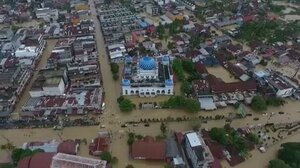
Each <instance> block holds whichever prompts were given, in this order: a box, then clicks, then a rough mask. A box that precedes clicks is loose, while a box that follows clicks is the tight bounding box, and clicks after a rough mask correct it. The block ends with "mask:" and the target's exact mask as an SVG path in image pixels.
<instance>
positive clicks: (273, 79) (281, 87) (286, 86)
mask: <svg viewBox="0 0 300 168" xmlns="http://www.w3.org/2000/svg"><path fill="white" fill-rule="evenodd" d="M266 81H267V83H268V85H269V86H270V87H271V88H272V89H273V90H274V92H275V93H276V96H277V97H289V96H292V94H293V92H294V91H295V89H297V88H298V84H295V83H294V82H293V81H292V80H290V79H289V78H287V77H285V76H283V75H280V74H278V73H273V74H271V75H270V76H269V77H268V78H267V79H266Z"/></svg>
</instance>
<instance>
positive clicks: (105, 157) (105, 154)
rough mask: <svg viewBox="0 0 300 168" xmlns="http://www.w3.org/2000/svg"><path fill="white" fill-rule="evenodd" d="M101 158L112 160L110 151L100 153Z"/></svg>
mask: <svg viewBox="0 0 300 168" xmlns="http://www.w3.org/2000/svg"><path fill="white" fill-rule="evenodd" d="M100 158H101V160H106V161H107V162H108V163H110V162H111V161H112V156H111V154H110V153H109V152H108V151H104V152H102V153H101V154H100Z"/></svg>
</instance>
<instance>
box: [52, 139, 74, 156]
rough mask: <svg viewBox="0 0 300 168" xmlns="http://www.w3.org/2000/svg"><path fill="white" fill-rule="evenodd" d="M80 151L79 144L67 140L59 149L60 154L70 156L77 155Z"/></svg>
mask: <svg viewBox="0 0 300 168" xmlns="http://www.w3.org/2000/svg"><path fill="white" fill-rule="evenodd" d="M78 150H79V144H78V143H76V142H75V141H73V140H70V139H68V140H65V141H63V142H61V143H60V144H59V145H58V147H57V152H58V153H65V154H70V155H76V154H77V153H78Z"/></svg>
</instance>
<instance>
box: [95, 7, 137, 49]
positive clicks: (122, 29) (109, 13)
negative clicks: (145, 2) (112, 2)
mask: <svg viewBox="0 0 300 168" xmlns="http://www.w3.org/2000/svg"><path fill="white" fill-rule="evenodd" d="M98 14H99V15H100V16H99V20H100V22H101V27H102V32H103V36H104V39H105V41H106V42H107V43H109V44H112V43H115V42H117V43H119V42H120V41H122V40H123V38H124V34H125V33H129V32H133V31H134V30H139V29H140V27H139V25H138V24H137V17H136V15H135V14H134V13H132V12H131V11H130V10H129V9H127V8H126V7H121V6H109V7H108V6H106V5H103V6H101V8H100V9H99V10H98Z"/></svg>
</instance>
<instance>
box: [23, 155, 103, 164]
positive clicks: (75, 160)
mask: <svg viewBox="0 0 300 168" xmlns="http://www.w3.org/2000/svg"><path fill="white" fill-rule="evenodd" d="M106 164H107V162H106V161H103V160H99V159H92V158H87V157H81V156H76V155H69V154H64V153H47V152H41V153H37V154H35V155H32V156H27V157H25V158H24V159H22V160H21V161H19V163H18V166H17V168H66V167H72V168H82V167H85V168H106V166H107V165H106Z"/></svg>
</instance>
